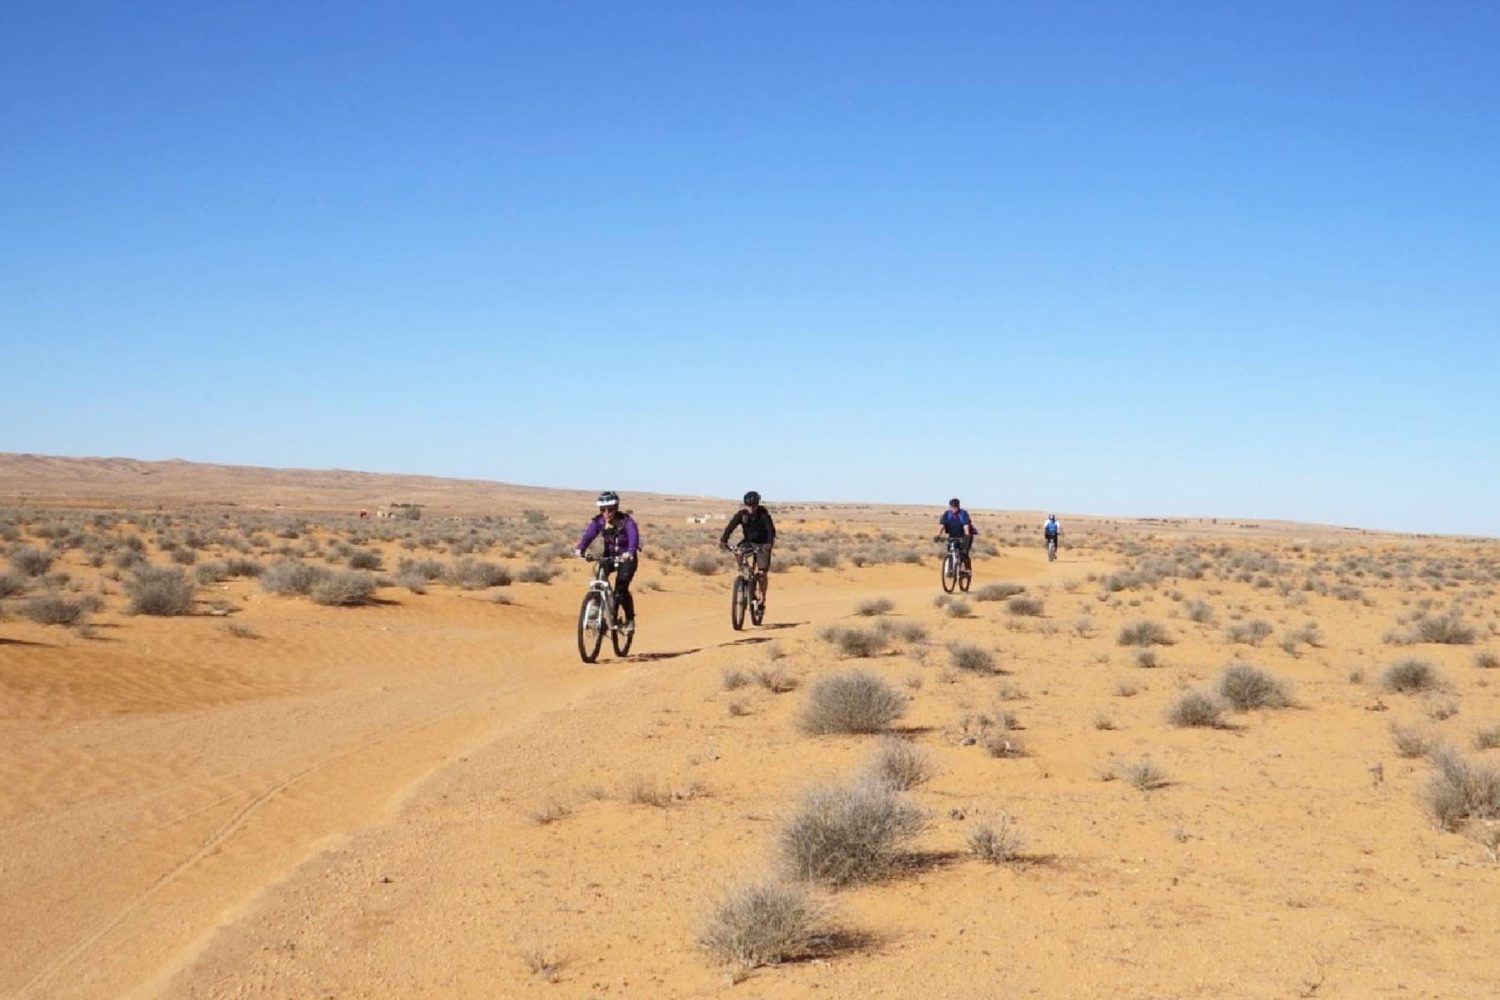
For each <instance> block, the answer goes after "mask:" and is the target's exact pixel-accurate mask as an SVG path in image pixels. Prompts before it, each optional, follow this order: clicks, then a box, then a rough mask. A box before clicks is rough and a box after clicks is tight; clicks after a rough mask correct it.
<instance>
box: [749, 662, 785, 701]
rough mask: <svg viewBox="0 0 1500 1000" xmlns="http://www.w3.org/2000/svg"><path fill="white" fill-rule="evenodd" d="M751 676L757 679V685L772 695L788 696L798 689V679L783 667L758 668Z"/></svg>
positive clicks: (751, 672)
mask: <svg viewBox="0 0 1500 1000" xmlns="http://www.w3.org/2000/svg"><path fill="white" fill-rule="evenodd" d="M750 676H752V677H754V678H755V683H757V684H759V685H760V686H761V687H763V688H765V689H766V690H767V691H769V692H771V693H772V694H786V693H787V692H788V691H795V690H796V689H797V678H795V677H793V676H792V675H791V674H789V673H787V672H786V671H785V670H783V669H782V668H781V667H757V668H756V669H754V670H752V671H750Z"/></svg>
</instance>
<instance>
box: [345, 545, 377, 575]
mask: <svg viewBox="0 0 1500 1000" xmlns="http://www.w3.org/2000/svg"><path fill="white" fill-rule="evenodd" d="M380 565H381V558H380V553H379V552H377V551H375V550H374V549H355V550H354V551H353V552H350V553H349V568H350V569H371V570H374V569H380Z"/></svg>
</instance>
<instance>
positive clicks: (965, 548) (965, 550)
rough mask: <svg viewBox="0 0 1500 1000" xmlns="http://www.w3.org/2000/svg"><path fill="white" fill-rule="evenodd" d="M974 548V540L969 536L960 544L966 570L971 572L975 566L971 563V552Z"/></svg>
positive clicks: (964, 537)
mask: <svg viewBox="0 0 1500 1000" xmlns="http://www.w3.org/2000/svg"><path fill="white" fill-rule="evenodd" d="M973 547H974V539H973V538H971V537H970V536H968V535H964V536H963V540H962V541H961V542H960V543H959V551H960V552H961V553H962V554H963V560H964V569H966V570H970V571H972V570H973V569H974V564H973V563H972V562H970V561H969V550H970V549H971V548H973Z"/></svg>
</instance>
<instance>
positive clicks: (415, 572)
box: [396, 559, 479, 589]
mask: <svg viewBox="0 0 1500 1000" xmlns="http://www.w3.org/2000/svg"><path fill="white" fill-rule="evenodd" d="M396 572H397V573H399V574H400V575H401V576H403V577H405V576H420V577H421V578H422V579H423V580H429V581H430V580H441V579H442V578H443V575H444V573H445V572H446V567H444V566H443V564H442V563H440V562H438V561H437V560H436V559H402V560H401V561H400V562H399V563H397V564H396ZM475 589H479V588H475Z"/></svg>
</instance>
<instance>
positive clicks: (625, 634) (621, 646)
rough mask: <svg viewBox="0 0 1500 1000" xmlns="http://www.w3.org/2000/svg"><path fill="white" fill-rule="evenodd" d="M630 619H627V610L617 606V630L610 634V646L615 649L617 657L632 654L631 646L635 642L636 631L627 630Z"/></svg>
mask: <svg viewBox="0 0 1500 1000" xmlns="http://www.w3.org/2000/svg"><path fill="white" fill-rule="evenodd" d="M628 622H629V619H628V618H626V617H625V609H624V608H622V607H620V606H619V605H618V604H616V605H615V630H614V631H613V632H611V633H610V634H609V641H610V644H611V645H613V646H614V647H615V655H616V656H627V655H629V653H630V644H631V643H632V642H634V641H635V629H634V628H633V627H632V628H630V629H626V628H625V625H626V624H627V623H628Z"/></svg>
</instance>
